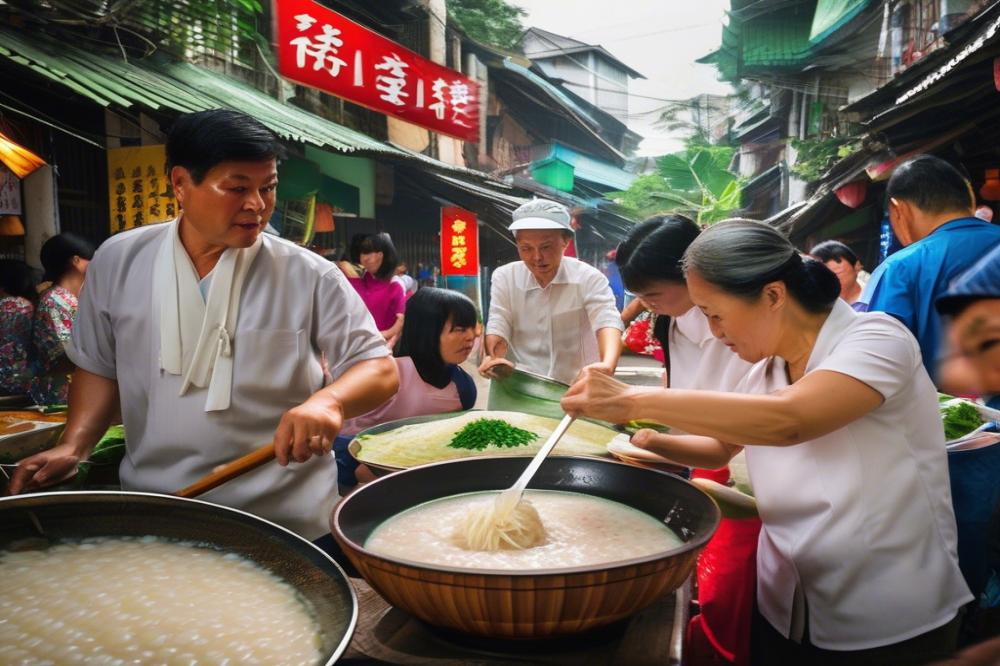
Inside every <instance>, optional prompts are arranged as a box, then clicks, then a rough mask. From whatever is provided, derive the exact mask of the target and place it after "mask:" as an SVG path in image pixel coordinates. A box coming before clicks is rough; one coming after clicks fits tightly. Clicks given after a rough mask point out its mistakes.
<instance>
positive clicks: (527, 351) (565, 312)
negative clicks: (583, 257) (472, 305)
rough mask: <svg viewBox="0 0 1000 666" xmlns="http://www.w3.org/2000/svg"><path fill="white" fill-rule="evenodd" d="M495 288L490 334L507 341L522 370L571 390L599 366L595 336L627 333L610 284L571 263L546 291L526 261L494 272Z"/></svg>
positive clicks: (563, 264) (596, 272)
mask: <svg viewBox="0 0 1000 666" xmlns="http://www.w3.org/2000/svg"><path fill="white" fill-rule="evenodd" d="M492 283H493V284H492V287H491V288H490V316H489V321H488V323H487V324H486V334H487V335H498V336H500V337H501V338H503V339H504V340H506V341H507V344H508V346H509V356H508V358H510V360H511V361H513V362H514V363H515V364H516V365H517V366H518V367H519V368H521V369H523V370H527V371H529V372H534V373H536V374H540V375H544V376H546V377H552V378H553V379H556V380H558V381H561V382H565V383H567V384H568V383H570V382H572V381H573V379H574V378H575V377H576V375H577V373H578V372H580V370H581V369H582V368H583V367H584V366H585V365H588V364H590V363H596V362H597V361H599V360H600V357H599V356H598V350H597V331H599V330H600V329H602V328H614V329H617V330H619V331H622V330H624V326H623V325H622V319H621V315H620V314H619V312H618V308H617V307H615V296H614V294H613V293H612V292H611V286H610V285H609V284H608V279H607V278H606V277H605V276H604V275H603V274H602V273H601V272H600V271H599V270H597V269H596V268H594V267H593V266H590V265H588V264H585V263H583V262H582V261H579V260H577V259H574V258H572V257H563V258H562V261H561V262H560V264H559V270H558V271H557V272H556V275H555V277H554V278H553V279H552V282H550V283H549V284H548V285H547V286H546V287H544V288H542V287H541V286H540V285H539V284H538V281H537V280H536V279H535V276H534V275H532V274H531V271H530V270H528V267H527V266H526V265H525V264H524V262H523V261H515V262H513V263H510V264H506V265H504V266H501V267H500V268H498V269H496V271H494V272H493V280H492Z"/></svg>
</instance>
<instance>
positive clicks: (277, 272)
mask: <svg viewBox="0 0 1000 666" xmlns="http://www.w3.org/2000/svg"><path fill="white" fill-rule="evenodd" d="M169 228H170V227H169V225H166V224H164V225H154V226H149V227H142V228H139V229H136V230H134V231H129V232H126V233H122V234H119V235H117V236H114V237H112V238H110V239H109V240H108V241H106V242H105V243H104V244H103V245H102V246H101V247H100V249H99V250H98V251H97V254H96V255H95V256H94V260H93V262H91V264H90V266H89V267H88V268H87V280H86V283H85V285H84V288H83V293H82V294H81V297H80V307H79V311H78V313H77V318H76V321H75V323H74V325H73V333H72V341H71V343H70V345H69V347H68V349H67V354H68V356H69V358H70V359H71V360H72V361H73V363H75V364H76V365H78V366H79V367H81V368H83V369H84V370H87V371H89V372H92V373H94V374H97V375H100V376H102V377H107V378H108V379H113V380H116V381H117V382H118V388H119V392H120V395H121V408H122V418H123V420H124V424H125V431H126V433H127V435H128V437H127V439H128V441H127V451H126V455H125V459H124V460H123V461H122V464H121V480H122V486H123V488H125V489H126V490H141V491H151V492H162V493H173V492H176V491H177V490H179V489H180V488H183V487H185V486H187V485H189V484H190V483H192V482H193V481H195V480H197V479H198V478H200V477H202V476H204V475H206V474H208V473H210V472H211V471H212V469H213V468H214V467H216V466H217V465H220V464H223V463H226V462H229V461H231V460H233V459H235V458H238V457H240V456H242V455H244V454H246V453H249V452H250V451H252V450H254V449H255V448H257V447H259V446H261V445H263V444H265V443H267V442H268V441H270V440H271V439H272V438H273V437H274V430H275V428H276V427H277V425H278V421H279V420H280V418H281V415H282V414H283V413H284V412H285V411H287V410H289V409H291V408H292V407H295V406H296V405H299V404H301V403H302V402H303V401H304V400H306V399H307V398H308V397H309V396H310V395H312V394H313V393H314V392H315V391H317V390H319V388H320V387H321V386H322V385H323V370H322V368H321V366H320V353H321V352H325V353H326V356H327V359H328V360H329V369H330V372H331V374H332V375H333V377H334V378H336V377H339V376H340V375H342V374H343V373H344V372H345V371H346V370H347V369H348V368H350V367H351V366H352V365H354V364H355V363H357V362H359V361H361V360H365V359H373V358H381V357H384V356H387V355H388V349H387V348H386V346H385V342H384V341H383V340H382V336H381V335H380V334H379V332H378V330H377V329H376V328H375V322H374V321H373V320H372V317H371V315H370V314H369V313H368V309H367V308H366V307H365V305H364V303H363V302H362V301H361V299H360V298H359V297H358V295H357V293H356V292H355V290H354V289H353V288H352V287H351V285H350V284H349V283H348V282H347V280H346V279H345V278H344V277H343V275H342V274H341V272H340V270H339V269H338V268H337V267H336V265H335V264H332V263H330V262H328V261H326V260H325V259H323V258H321V257H319V256H318V255H316V254H314V253H312V252H309V251H307V250H304V249H302V248H300V247H298V246H296V245H294V244H292V243H289V242H287V241H283V240H281V239H280V238H275V237H273V236H270V235H268V234H264V235H263V246H262V247H261V250H260V252H259V253H258V255H257V257H256V259H255V260H254V262H253V265H252V266H251V267H250V270H249V273H248V274H247V277H246V280H245V282H244V284H243V291H242V295H241V297H240V309H239V319H238V321H237V324H236V330H235V334H234V336H233V354H234V364H233V389H232V405H231V406H230V407H229V409H226V410H224V411H212V412H206V411H205V397H206V391H207V389H200V388H197V387H194V386H192V387H191V388H189V389H188V391H187V393H186V394H185V395H183V396H180V395H179V393H180V389H181V383H182V381H183V377H182V376H179V375H171V374H168V373H166V372H163V371H161V370H160V362H159V350H160V340H159V337H160V327H159V319H160V312H159V311H160V308H159V302H158V301H156V300H154V299H153V294H152V285H153V266H154V264H155V263H156V261H155V260H156V255H157V252H158V251H159V249H160V244H161V243H162V242H163V239H164V236H165V234H166V233H167V232H168V230H169ZM336 477H337V474H336V465H335V462H334V459H333V456H323V457H320V458H312V459H310V460H309V461H307V462H305V463H302V464H296V463H292V464H290V465H289V467H287V468H285V467H281V466H279V465H278V464H277V463H270V464H267V465H264V466H262V467H260V468H258V469H256V470H254V471H252V472H249V473H247V474H245V475H244V476H242V477H240V478H238V479H234V480H233V481H230V482H228V483H226V484H224V485H222V486H220V487H218V488H216V489H214V490H212V491H210V492H208V493H206V494H205V495H204V496H203V497H202V498H203V499H205V500H207V501H209V502H214V503H216V504H223V505H226V506H231V507H235V508H238V509H242V510H244V511H248V512H249V513H253V514H256V515H259V516H261V517H263V518H266V519H268V520H272V521H274V522H276V523H279V524H281V525H283V526H285V527H287V528H288V529H290V530H292V531H294V532H297V533H298V534H300V535H301V536H303V537H305V538H307V539H316V538H318V537H320V536H322V535H324V534H326V533H328V532H329V527H328V520H329V515H330V511H331V510H332V508H333V505H334V503H335V502H336V500H337V486H336Z"/></svg>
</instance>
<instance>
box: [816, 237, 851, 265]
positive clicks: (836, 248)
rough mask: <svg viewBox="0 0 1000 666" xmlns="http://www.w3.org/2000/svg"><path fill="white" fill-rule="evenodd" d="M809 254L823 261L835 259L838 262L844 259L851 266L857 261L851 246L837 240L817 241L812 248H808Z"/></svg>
mask: <svg viewBox="0 0 1000 666" xmlns="http://www.w3.org/2000/svg"><path fill="white" fill-rule="evenodd" d="M809 255H810V256H812V257H814V258H816V259H818V260H819V261H822V262H823V263H826V262H828V261H836V262H838V263H840V262H841V261H846V262H847V263H849V264H850V265H851V266H853V265H855V264H856V263H858V255H856V254H854V251H853V250H851V248H849V247H847V246H846V245H844V244H843V243H841V242H840V241H838V240H828V241H823V242H822V243H819V244H818V245H816V246H815V247H813V249H811V250H809Z"/></svg>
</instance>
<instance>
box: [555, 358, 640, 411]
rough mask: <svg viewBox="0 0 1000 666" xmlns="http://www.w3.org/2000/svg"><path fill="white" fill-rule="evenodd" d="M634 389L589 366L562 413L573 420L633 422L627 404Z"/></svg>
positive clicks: (564, 404)
mask: <svg viewBox="0 0 1000 666" xmlns="http://www.w3.org/2000/svg"><path fill="white" fill-rule="evenodd" d="M632 390H633V389H632V387H630V386H629V385H628V384H623V383H621V382H620V381H618V380H617V379H612V378H611V377H609V376H608V375H607V374H606V373H605V372H603V371H601V370H597V369H595V368H594V367H593V366H588V367H586V368H584V369H583V370H581V371H580V376H579V377H578V378H577V380H576V382H575V383H574V384H573V386H571V387H570V388H569V390H568V391H566V395H564V396H563V399H562V402H561V403H560V404H561V405H562V408H563V410H564V411H565V412H566V413H567V414H570V415H572V416H589V417H591V418H595V419H600V420H602V421H609V422H611V423H627V422H628V421H631V420H632V415H631V414H630V413H629V403H628V401H627V400H626V398H627V396H628V395H629V392H630V391H632Z"/></svg>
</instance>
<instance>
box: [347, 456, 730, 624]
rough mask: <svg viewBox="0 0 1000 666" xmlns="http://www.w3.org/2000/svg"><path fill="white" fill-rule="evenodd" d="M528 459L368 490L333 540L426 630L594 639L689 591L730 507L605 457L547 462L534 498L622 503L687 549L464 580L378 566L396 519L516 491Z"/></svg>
mask: <svg viewBox="0 0 1000 666" xmlns="http://www.w3.org/2000/svg"><path fill="white" fill-rule="evenodd" d="M525 465H526V461H525V460H524V459H523V458H465V459H462V460H452V461H448V462H442V463H435V464H431V465H424V466H421V467H415V468H413V469H409V470H406V471H403V472H398V473H396V474H391V475H389V476H385V477H382V478H380V479H377V480H375V481H373V482H372V483H369V484H367V485H365V486H363V487H361V488H360V489H358V490H357V491H355V492H354V493H352V494H351V495H349V496H348V497H347V498H345V499H344V500H343V501H342V502H341V503H340V504H339V505H338V506H337V509H336V510H335V511H334V515H333V519H332V529H333V535H334V537H336V539H337V541H338V542H339V543H340V545H341V548H342V549H343V550H344V552H345V553H346V554H347V556H348V557H349V558H350V559H351V562H353V563H354V566H355V567H357V569H358V571H360V572H361V575H362V576H364V578H365V580H367V581H368V583H369V584H370V585H371V586H372V587H373V588H375V590H377V591H378V592H379V593H380V594H381V595H382V596H383V597H385V598H386V599H387V600H388V601H389V602H390V603H392V604H393V605H395V606H398V607H399V608H401V609H403V610H405V611H407V612H409V613H410V614H412V615H414V616H416V617H418V618H420V619H421V620H424V621H425V622H427V623H429V624H432V625H435V626H438V627H445V628H447V629H452V630H456V631H459V632H463V633H468V634H474V635H479V636H487V637H492V638H504V639H536V638H549V637H554V636H561V635H567V634H574V633H578V632H583V631H587V630H589V629H593V628H596V627H599V626H602V625H606V624H609V623H612V622H615V621H617V620H621V619H623V618H626V617H628V616H629V615H632V614H633V613H635V612H637V611H639V610H641V609H642V608H644V607H646V606H648V605H649V604H651V603H653V602H654V601H656V600H657V599H659V598H660V597H662V596H663V595H665V594H667V593H669V592H672V591H673V590H675V589H676V588H677V587H679V586H680V585H681V584H682V583H683V582H684V580H685V579H686V578H687V577H688V575H689V574H690V573H691V569H692V568H693V567H694V564H695V561H696V560H697V557H698V553H699V552H700V551H701V549H702V547H703V546H704V545H705V544H706V543H707V542H708V540H709V539H710V538H711V537H712V534H713V533H714V532H715V529H716V527H718V524H719V518H720V515H719V508H718V507H717V506H716V505H715V503H714V502H713V501H712V500H711V498H709V497H708V496H707V495H706V494H705V493H703V492H702V491H701V490H699V489H697V488H696V487H694V486H693V485H691V484H690V483H688V482H687V481H684V480H683V479H681V478H679V477H677V476H674V475H672V474H665V473H662V472H657V471H654V470H650V469H642V468H638V467H632V466H630V465H625V464H622V463H618V462H612V461H606V460H601V459H597V458H571V457H555V458H549V459H547V460H546V461H545V462H544V463H543V464H542V466H541V468H540V469H539V470H538V472H537V474H536V475H535V477H534V478H533V479H532V481H531V484H530V486H529V487H530V488H536V489H544V490H568V491H574V492H580V493H586V494H588V495H594V496H597V497H603V498H606V499H609V500H614V501H616V502H621V503H622V504H625V505H627V506H630V507H632V508H634V509H638V510H640V511H643V512H645V513H647V514H649V515H652V516H654V517H656V518H657V519H659V520H662V521H663V522H664V523H665V524H666V525H668V526H669V527H671V528H672V529H673V530H674V532H676V533H677V534H678V535H679V536H680V537H681V539H682V540H683V541H684V544H683V545H681V546H679V547H677V548H673V549H671V550H668V551H664V552H661V553H656V554H654V555H650V556H647V557H642V558H636V559H631V560H624V561H619V562H612V563H608V564H602V565H595V566H590V567H578V568H563V569H536V570H526V571H498V570H490V569H457V568H446V567H440V566H434V565H428V564H422V563H418V562H413V561H409V560H403V559H396V558H388V557H384V556H380V555H376V554H374V553H372V552H370V551H368V550H366V549H365V546H364V544H365V542H366V541H367V539H368V537H369V536H370V535H371V534H372V532H373V531H374V530H375V528H376V527H378V526H379V525H380V524H382V523H383V522H384V521H385V520H387V519H388V518H391V517H392V516H394V515H396V514H398V513H400V512H402V511H405V510H406V509H409V508H411V507H414V506H416V505H418V504H421V503H423V502H428V501H430V500H434V499H438V498H441V497H448V496H450V495H458V494H461V493H469V492H476V491H482V490H500V489H504V488H508V487H509V486H510V485H511V484H513V483H514V481H515V479H516V478H517V477H518V476H519V475H520V473H521V472H523V471H524V467H525Z"/></svg>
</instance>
